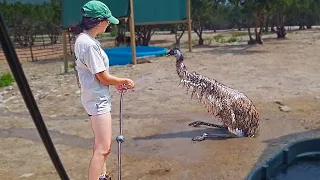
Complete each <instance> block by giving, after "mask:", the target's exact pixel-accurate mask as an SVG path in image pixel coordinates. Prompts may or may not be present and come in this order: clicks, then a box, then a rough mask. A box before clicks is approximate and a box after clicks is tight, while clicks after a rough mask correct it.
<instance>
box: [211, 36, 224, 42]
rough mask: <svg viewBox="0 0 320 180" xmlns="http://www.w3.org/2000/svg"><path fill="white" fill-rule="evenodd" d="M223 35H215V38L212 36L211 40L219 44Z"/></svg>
mask: <svg viewBox="0 0 320 180" xmlns="http://www.w3.org/2000/svg"><path fill="white" fill-rule="evenodd" d="M223 37H224V36H223V35H222V34H218V35H216V36H213V39H214V40H215V41H217V42H219V40H221V39H223Z"/></svg>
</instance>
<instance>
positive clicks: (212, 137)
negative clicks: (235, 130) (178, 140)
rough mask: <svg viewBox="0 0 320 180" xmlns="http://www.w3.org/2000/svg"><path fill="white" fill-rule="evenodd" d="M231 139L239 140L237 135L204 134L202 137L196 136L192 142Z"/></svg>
mask: <svg viewBox="0 0 320 180" xmlns="http://www.w3.org/2000/svg"><path fill="white" fill-rule="evenodd" d="M230 138H237V136H236V135H234V134H224V135H222V134H219V135H217V134H207V133H203V134H202V135H201V136H196V137H194V138H192V139H191V140H192V141H203V140H206V139H230Z"/></svg>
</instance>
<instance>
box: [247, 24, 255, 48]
mask: <svg viewBox="0 0 320 180" xmlns="http://www.w3.org/2000/svg"><path fill="white" fill-rule="evenodd" d="M250 24H251V21H250V19H249V20H248V35H249V41H248V44H249V45H250V44H255V40H254V39H253V38H252V35H251V31H250Z"/></svg>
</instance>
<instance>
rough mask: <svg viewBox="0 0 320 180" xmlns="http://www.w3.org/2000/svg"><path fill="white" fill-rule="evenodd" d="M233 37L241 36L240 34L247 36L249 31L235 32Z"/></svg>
mask: <svg viewBox="0 0 320 180" xmlns="http://www.w3.org/2000/svg"><path fill="white" fill-rule="evenodd" d="M231 35H232V37H239V36H247V35H248V33H247V32H233V33H232V34H231Z"/></svg>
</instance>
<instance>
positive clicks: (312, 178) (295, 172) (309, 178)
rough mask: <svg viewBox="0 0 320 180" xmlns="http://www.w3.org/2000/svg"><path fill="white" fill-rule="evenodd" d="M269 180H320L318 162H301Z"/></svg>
mask: <svg viewBox="0 0 320 180" xmlns="http://www.w3.org/2000/svg"><path fill="white" fill-rule="evenodd" d="M271 180H320V161H301V162H298V163H296V164H294V165H292V166H290V167H289V168H288V169H287V171H286V172H281V173H278V174H277V175H276V176H275V177H274V178H272V179H271Z"/></svg>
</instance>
